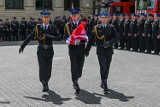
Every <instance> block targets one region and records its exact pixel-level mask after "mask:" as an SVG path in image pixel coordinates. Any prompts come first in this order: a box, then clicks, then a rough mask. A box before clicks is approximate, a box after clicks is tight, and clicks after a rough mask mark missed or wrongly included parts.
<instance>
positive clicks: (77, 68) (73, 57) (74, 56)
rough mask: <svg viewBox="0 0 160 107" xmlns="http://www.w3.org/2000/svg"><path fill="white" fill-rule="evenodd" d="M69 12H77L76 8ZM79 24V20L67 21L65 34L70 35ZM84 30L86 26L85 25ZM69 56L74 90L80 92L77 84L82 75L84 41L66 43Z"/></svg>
mask: <svg viewBox="0 0 160 107" xmlns="http://www.w3.org/2000/svg"><path fill="white" fill-rule="evenodd" d="M71 14H79V11H78V10H73V11H71ZM79 24H81V22H80V21H77V22H68V23H67V24H66V26H65V36H66V37H67V38H68V37H70V36H71V34H72V32H73V31H74V30H75V29H76V28H77V27H78V25H79ZM86 31H88V30H87V26H86ZM68 50H69V57H70V62H71V74H72V81H73V86H74V88H75V89H76V92H77V93H79V92H80V87H79V84H78V79H79V78H80V77H81V76H82V70H83V65H84V60H85V41H83V40H82V41H80V43H79V45H71V44H69V45H68Z"/></svg>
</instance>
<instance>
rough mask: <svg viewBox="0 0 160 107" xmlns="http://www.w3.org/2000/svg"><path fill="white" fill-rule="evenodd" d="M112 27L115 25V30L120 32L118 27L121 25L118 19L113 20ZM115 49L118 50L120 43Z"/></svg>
mask: <svg viewBox="0 0 160 107" xmlns="http://www.w3.org/2000/svg"><path fill="white" fill-rule="evenodd" d="M112 25H114V27H115V29H116V30H117V31H119V27H118V25H119V20H118V19H113V20H112ZM114 48H115V49H117V48H118V43H115V45H114Z"/></svg>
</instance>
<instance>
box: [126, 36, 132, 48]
mask: <svg viewBox="0 0 160 107" xmlns="http://www.w3.org/2000/svg"><path fill="white" fill-rule="evenodd" d="M125 37H126V49H127V50H130V48H131V36H128V34H126V35H125Z"/></svg>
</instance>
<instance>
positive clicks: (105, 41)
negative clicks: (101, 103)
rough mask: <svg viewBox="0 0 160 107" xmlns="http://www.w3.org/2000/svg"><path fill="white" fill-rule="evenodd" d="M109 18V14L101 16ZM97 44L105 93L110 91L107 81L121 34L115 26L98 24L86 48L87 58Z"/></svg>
mask: <svg viewBox="0 0 160 107" xmlns="http://www.w3.org/2000/svg"><path fill="white" fill-rule="evenodd" d="M103 15H104V16H108V14H101V17H102V16H103ZM94 40H95V41H96V43H97V57H98V61H99V65H100V74H101V81H102V84H101V87H102V88H104V91H108V87H107V79H108V74H109V68H110V63H111V61H112V55H113V53H114V52H113V47H112V46H113V45H114V44H115V43H117V42H118V40H119V34H118V33H117V31H116V29H115V28H114V26H113V25H110V24H106V25H102V24H98V25H97V26H95V27H94V32H93V34H92V36H91V38H90V40H89V42H88V44H87V47H86V56H88V55H89V51H90V49H91V46H92V44H93V42H94Z"/></svg>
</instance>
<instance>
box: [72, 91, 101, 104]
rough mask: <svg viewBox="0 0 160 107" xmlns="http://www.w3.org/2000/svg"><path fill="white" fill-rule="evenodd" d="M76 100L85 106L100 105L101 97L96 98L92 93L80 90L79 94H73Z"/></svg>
mask: <svg viewBox="0 0 160 107" xmlns="http://www.w3.org/2000/svg"><path fill="white" fill-rule="evenodd" d="M75 95H76V98H75V99H77V100H79V101H81V102H83V103H85V104H101V103H100V102H101V99H102V97H97V96H95V95H94V94H93V93H90V92H88V91H86V90H81V93H80V94H75Z"/></svg>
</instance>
